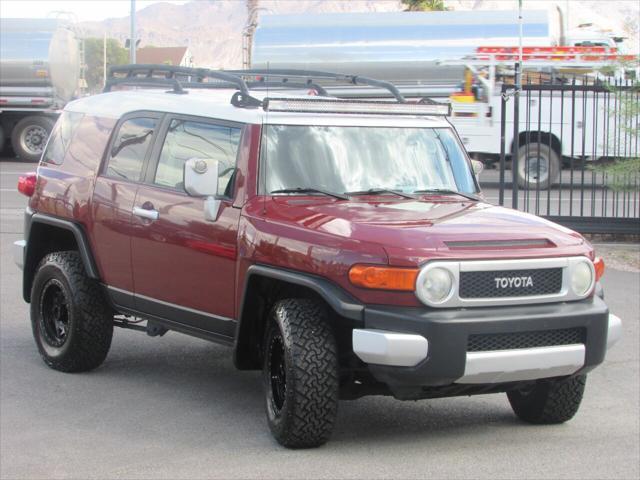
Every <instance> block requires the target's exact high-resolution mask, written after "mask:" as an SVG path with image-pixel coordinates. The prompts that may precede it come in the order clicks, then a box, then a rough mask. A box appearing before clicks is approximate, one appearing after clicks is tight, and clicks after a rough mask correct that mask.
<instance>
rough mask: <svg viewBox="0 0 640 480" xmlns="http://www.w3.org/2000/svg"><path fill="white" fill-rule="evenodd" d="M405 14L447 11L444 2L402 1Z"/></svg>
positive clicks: (433, 0)
mask: <svg viewBox="0 0 640 480" xmlns="http://www.w3.org/2000/svg"><path fill="white" fill-rule="evenodd" d="M402 3H403V4H404V5H406V6H407V8H406V10H405V11H407V12H434V11H443V10H447V7H446V6H445V4H444V0H402Z"/></svg>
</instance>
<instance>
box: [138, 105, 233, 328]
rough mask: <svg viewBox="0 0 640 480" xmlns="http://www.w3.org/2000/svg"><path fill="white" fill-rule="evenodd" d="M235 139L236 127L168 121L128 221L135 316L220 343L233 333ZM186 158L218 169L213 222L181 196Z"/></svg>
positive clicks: (200, 202) (197, 203) (200, 203)
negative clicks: (211, 337)
mask: <svg viewBox="0 0 640 480" xmlns="http://www.w3.org/2000/svg"><path fill="white" fill-rule="evenodd" d="M241 132H242V128H241V126H240V125H238V124H233V123H227V122H221V121H219V122H218V121H211V120H210V119H202V118H198V117H184V116H168V117H167V118H166V120H165V122H164V125H163V127H162V130H161V133H160V136H159V141H158V142H157V145H156V148H155V149H154V153H153V155H152V160H151V161H150V163H149V167H148V169H147V172H146V175H145V183H144V184H142V185H141V186H140V187H139V189H138V193H137V195H136V199H135V203H134V205H133V209H134V212H138V214H136V213H134V216H133V220H132V223H133V235H132V264H133V277H134V278H133V280H134V285H135V295H136V306H137V309H138V310H140V311H142V312H146V313H150V314H152V315H156V316H159V317H162V318H165V319H169V320H173V321H176V322H179V323H182V324H185V325H188V326H190V327H192V328H196V329H199V330H204V331H207V332H213V333H216V334H218V335H221V336H223V337H228V338H231V337H233V334H234V332H235V322H234V321H233V319H234V318H235V311H234V308H235V301H234V299H235V281H234V279H235V263H236V247H237V243H236V242H237V235H238V223H239V220H240V209H239V208H234V207H233V205H232V203H233V197H234V193H235V191H234V178H235V175H234V172H235V168H236V158H237V155H238V147H239V144H240V136H241ZM193 157H197V158H215V159H217V160H218V161H220V162H221V163H222V164H223V166H224V168H223V169H222V170H224V171H225V172H224V174H223V175H222V176H221V177H220V178H219V183H218V191H219V192H224V193H223V195H222V196H221V200H222V202H221V203H222V205H221V207H220V211H219V214H218V218H217V219H216V220H215V221H210V220H206V219H205V215H204V201H205V199H204V198H197V197H192V196H189V195H188V194H187V193H186V192H185V190H184V185H183V166H184V163H185V161H186V160H188V159H190V158H193ZM147 212H152V215H149V214H147Z"/></svg>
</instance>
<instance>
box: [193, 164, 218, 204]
mask: <svg viewBox="0 0 640 480" xmlns="http://www.w3.org/2000/svg"><path fill="white" fill-rule="evenodd" d="M219 167H220V164H219V163H218V161H217V160H214V159H213V158H190V159H189V160H187V161H186V162H184V189H185V190H186V191H187V193H188V194H189V195H191V196H193V197H215V196H216V195H218V169H219Z"/></svg>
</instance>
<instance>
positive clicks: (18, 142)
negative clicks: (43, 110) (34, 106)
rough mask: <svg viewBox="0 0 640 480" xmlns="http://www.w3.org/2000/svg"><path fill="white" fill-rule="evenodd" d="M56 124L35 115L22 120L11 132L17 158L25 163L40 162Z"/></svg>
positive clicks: (46, 118)
mask: <svg viewBox="0 0 640 480" xmlns="http://www.w3.org/2000/svg"><path fill="white" fill-rule="evenodd" d="M54 123H55V122H54V121H53V120H52V119H50V118H48V117H43V116H35V115H33V116H30V117H26V118H23V119H22V120H20V121H19V122H18V123H17V124H16V125H15V127H13V131H12V132H11V145H12V146H13V151H14V152H15V154H16V156H17V157H18V158H19V159H20V160H22V161H24V162H37V161H39V160H40V157H41V156H42V152H43V151H44V147H45V145H46V144H47V140H48V139H49V134H50V133H51V130H52V129H53V125H54Z"/></svg>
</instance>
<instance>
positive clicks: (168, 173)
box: [154, 120, 240, 196]
mask: <svg viewBox="0 0 640 480" xmlns="http://www.w3.org/2000/svg"><path fill="white" fill-rule="evenodd" d="M239 144H240V128H236V127H226V126H222V125H212V124H210V123H200V122H192V121H187V120H173V121H172V122H171V125H170V126H169V131H168V132H167V136H166V138H165V140H164V145H163V146H162V152H161V154H160V160H159V161H158V168H157V170H156V175H155V179H154V183H156V184H157V185H162V186H164V187H170V188H176V189H179V190H184V185H183V169H184V162H186V161H187V160H189V159H190V158H194V157H195V158H212V159H214V160H218V162H220V170H219V171H220V173H221V174H222V175H221V176H220V178H219V179H218V192H220V194H221V195H225V196H231V194H232V193H233V192H232V188H233V186H232V178H233V173H234V171H235V166H236V155H237V152H238V145H239Z"/></svg>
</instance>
